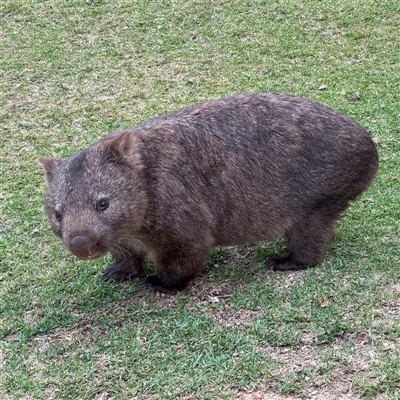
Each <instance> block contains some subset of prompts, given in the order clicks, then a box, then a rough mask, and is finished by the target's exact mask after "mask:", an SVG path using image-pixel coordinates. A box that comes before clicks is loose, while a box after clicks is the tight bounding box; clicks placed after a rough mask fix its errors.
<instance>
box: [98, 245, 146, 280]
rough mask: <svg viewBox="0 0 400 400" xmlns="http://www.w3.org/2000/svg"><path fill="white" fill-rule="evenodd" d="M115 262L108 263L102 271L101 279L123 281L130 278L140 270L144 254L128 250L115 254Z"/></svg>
mask: <svg viewBox="0 0 400 400" xmlns="http://www.w3.org/2000/svg"><path fill="white" fill-rule="evenodd" d="M115 257H116V259H115V262H113V263H112V264H110V265H109V266H108V267H107V268H106V269H105V270H104V272H103V280H104V281H105V282H109V281H119V282H123V281H125V280H127V279H132V278H134V277H136V276H138V275H140V273H141V272H142V267H143V259H144V256H143V255H141V254H138V253H135V252H130V253H129V255H128V253H126V254H124V255H123V256H121V255H120V254H117V255H115Z"/></svg>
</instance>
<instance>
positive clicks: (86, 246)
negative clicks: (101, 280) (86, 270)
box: [68, 235, 104, 260]
mask: <svg viewBox="0 0 400 400" xmlns="http://www.w3.org/2000/svg"><path fill="white" fill-rule="evenodd" d="M68 247H69V249H70V250H71V251H72V253H74V254H75V255H76V256H78V257H79V258H82V259H84V260H86V259H87V258H96V257H99V256H100V255H102V254H103V253H104V251H102V250H101V249H100V248H99V246H98V244H97V242H96V241H95V240H93V239H91V238H90V237H88V236H84V235H77V236H75V237H73V238H72V239H71V240H70V242H69V245H68Z"/></svg>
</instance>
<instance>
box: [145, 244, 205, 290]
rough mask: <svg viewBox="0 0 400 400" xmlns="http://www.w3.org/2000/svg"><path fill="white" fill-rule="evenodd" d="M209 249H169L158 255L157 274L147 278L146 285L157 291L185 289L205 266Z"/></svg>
mask: <svg viewBox="0 0 400 400" xmlns="http://www.w3.org/2000/svg"><path fill="white" fill-rule="evenodd" d="M208 251H209V249H208V248H207V249H202V250H199V249H198V248H197V249H192V250H190V249H187V250H186V251H185V252H184V253H183V252H181V251H179V250H176V251H173V250H169V251H168V252H165V253H164V254H161V255H159V256H158V257H156V259H155V260H154V261H155V267H156V274H155V275H151V276H149V277H148V278H147V279H146V280H145V285H147V286H150V287H151V288H152V289H153V290H155V291H157V292H164V293H165V292H171V291H176V290H183V289H185V287H186V285H187V284H188V282H189V281H190V280H191V279H193V278H194V277H196V276H197V275H199V274H200V273H201V271H202V270H203V268H204V264H205V262H206V260H207V256H208Z"/></svg>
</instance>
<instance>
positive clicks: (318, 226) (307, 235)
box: [267, 215, 335, 271]
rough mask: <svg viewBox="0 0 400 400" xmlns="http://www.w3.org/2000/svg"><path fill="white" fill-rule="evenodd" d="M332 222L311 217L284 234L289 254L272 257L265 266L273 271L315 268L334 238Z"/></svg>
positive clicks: (322, 218) (315, 216)
mask: <svg viewBox="0 0 400 400" xmlns="http://www.w3.org/2000/svg"><path fill="white" fill-rule="evenodd" d="M334 224H335V221H334V220H330V221H326V218H324V216H322V217H318V215H312V216H310V217H309V219H307V220H306V221H300V222H299V223H297V224H296V225H295V226H293V227H292V228H291V229H290V230H288V231H287V232H286V241H287V247H288V250H289V254H288V255H287V256H286V257H273V258H270V259H269V260H268V261H267V265H268V266H269V267H270V268H271V269H272V270H275V271H288V270H301V269H306V268H310V267H315V266H316V265H318V264H319V263H320V262H321V261H322V257H323V254H324V252H325V249H326V247H327V246H328V243H329V242H330V241H331V240H332V239H333V237H334V236H335V230H334Z"/></svg>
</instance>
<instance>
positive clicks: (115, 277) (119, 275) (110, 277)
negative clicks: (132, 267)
mask: <svg viewBox="0 0 400 400" xmlns="http://www.w3.org/2000/svg"><path fill="white" fill-rule="evenodd" d="M132 278H134V276H133V275H130V274H127V273H126V271H119V270H115V269H113V268H106V269H105V270H104V271H103V281H104V282H113V281H114V282H124V281H127V280H129V279H132Z"/></svg>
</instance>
